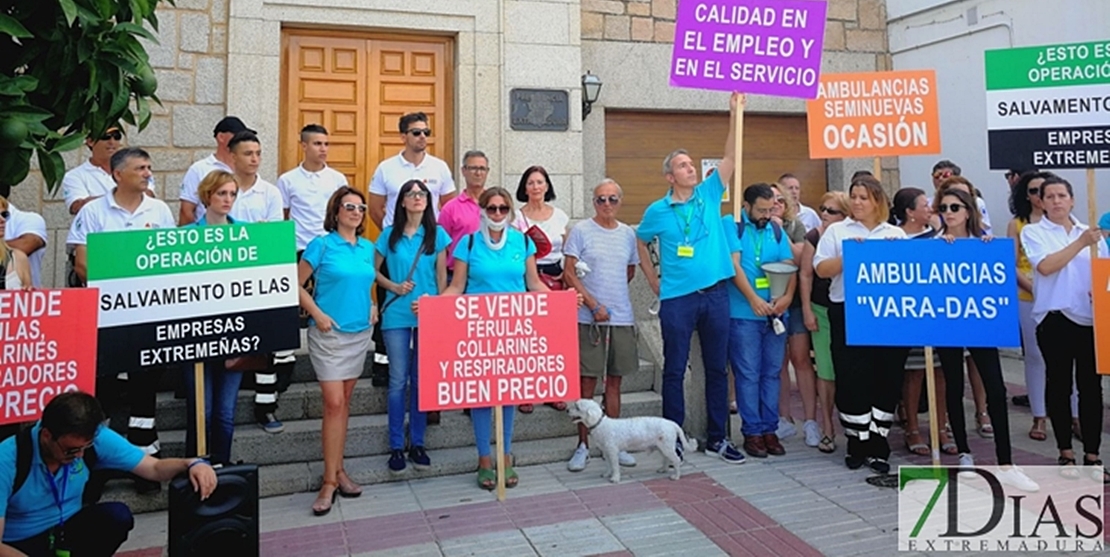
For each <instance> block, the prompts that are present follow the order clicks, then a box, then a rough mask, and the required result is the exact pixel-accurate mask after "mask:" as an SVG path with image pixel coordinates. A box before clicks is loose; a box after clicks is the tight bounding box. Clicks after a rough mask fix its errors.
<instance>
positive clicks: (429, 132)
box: [408, 128, 432, 137]
mask: <svg viewBox="0 0 1110 557" xmlns="http://www.w3.org/2000/svg"><path fill="white" fill-rule="evenodd" d="M408 133H411V134H412V136H413V137H420V136H422V135H423V136H424V137H432V130H431V129H430V128H423V129H418V130H409V131H408Z"/></svg>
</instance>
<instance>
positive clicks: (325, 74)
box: [278, 29, 455, 236]
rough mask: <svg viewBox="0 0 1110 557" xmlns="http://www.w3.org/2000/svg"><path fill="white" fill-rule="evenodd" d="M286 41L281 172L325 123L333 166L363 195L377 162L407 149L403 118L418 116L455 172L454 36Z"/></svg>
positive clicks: (340, 34)
mask: <svg viewBox="0 0 1110 557" xmlns="http://www.w3.org/2000/svg"><path fill="white" fill-rule="evenodd" d="M282 42H283V48H282V53H283V54H282V55H283V60H282V62H283V63H282V81H283V88H282V96H281V121H280V125H281V137H280V140H279V142H278V144H279V151H280V154H279V165H280V169H281V171H282V172H284V171H286V170H288V169H290V168H293V167H294V166H296V165H297V164H298V163H299V162H300V160H301V156H302V155H301V149H300V139H299V134H300V130H301V128H302V127H304V126H305V125H308V124H320V125H322V126H324V127H325V128H327V129H328V132H329V139H330V142H331V145H330V148H329V150H328V164H329V165H330V166H331V167H333V168H335V169H336V170H338V171H340V172H342V173H343V174H345V175H346V176H347V181H348V183H349V184H350V185H351V187H354V188H357V189H360V190H362V191H363V192H365V191H366V189H367V187H368V186H369V184H370V178H371V177H372V176H373V174H374V169H375V168H377V166H378V163H379V162H380V161H382V160H383V159H386V158H388V157H392V156H394V155H396V154H397V153H399V152H400V151H401V149H402V148H403V144H402V140H401V136H400V132H399V130H398V128H397V125H398V120H399V119H400V118H401V116H402V115H404V114H407V113H410V112H417V111H420V112H424V113H425V114H427V115H428V125H429V127H431V129H432V137H431V138H429V140H428V152H429V153H431V154H433V155H435V156H437V157H439V158H441V159H444V160H446V161H447V164H448V165H449V166H450V168H455V165H454V161H453V158H454V157H453V153H454V145H453V135H454V121H453V111H452V102H453V99H454V90H453V87H454V41H453V39H452V38H451V37H439V36H424V35H403V34H378V33H355V32H347V31H322V30H318V29H311V30H310V29H285V30H284V31H283V33H282ZM368 220H369V219H368ZM371 228H372V225H371V226H368V230H370V229H371ZM375 233H376V232H375V231H371V232H370V233H369V234H370V235H371V236H373V235H374V234H375Z"/></svg>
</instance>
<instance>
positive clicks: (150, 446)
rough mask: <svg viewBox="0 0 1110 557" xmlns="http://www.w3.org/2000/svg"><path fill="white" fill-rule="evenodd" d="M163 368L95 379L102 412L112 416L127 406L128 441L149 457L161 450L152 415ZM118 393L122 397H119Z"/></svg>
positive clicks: (155, 405) (156, 407) (153, 415)
mask: <svg viewBox="0 0 1110 557" xmlns="http://www.w3.org/2000/svg"><path fill="white" fill-rule="evenodd" d="M162 369H163V368H157V367H156V368H148V369H143V370H138V371H131V372H128V373H120V374H118V375H109V376H99V377H97V378H96V383H97V387H96V392H97V398H98V399H99V400H100V404H101V406H103V407H104V411H105V412H106V413H107V414H108V415H111V414H112V412H113V409H116V408H119V407H120V405H121V404H122V405H125V406H127V407H128V416H127V440H128V441H130V442H131V444H132V445H136V446H138V447H139V448H140V449H142V450H143V452H144V453H146V454H148V455H156V454H158V451H159V448H160V447H159V445H158V427H157V425H156V423H155V415H156V414H157V409H158V403H157V395H158V383H159V381H160V379H161V377H162ZM120 391H122V393H123V396H122V397H120V396H118V395H119V393H120Z"/></svg>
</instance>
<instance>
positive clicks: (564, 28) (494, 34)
mask: <svg viewBox="0 0 1110 557" xmlns="http://www.w3.org/2000/svg"><path fill="white" fill-rule="evenodd" d="M687 1H689V0H687ZM675 6H676V0H451V1H449V2H448V1H444V0H374V1H373V2H367V1H366V0H307V1H305V0H297V1H294V0H177V2H176V6H170V5H168V4H163V5H162V6H161V7H159V11H158V15H159V20H160V23H161V24H160V26H159V30H158V32H157V35H158V38H159V43H158V44H150V45H148V46H149V53H150V59H151V63H152V65H153V66H154V67H155V69H156V75H157V78H158V82H159V87H158V95H159V97H160V98H161V100H162V106H161V107H158V106H155V107H154V116H153V118H152V120H151V123H150V125H149V127H147V128H146V129H145V130H144V131H143V132H142V133H137V132H135V131H134V130H130V132H131V133H129V137H128V141H129V143H130V144H131V145H135V146H141V147H143V148H146V149H148V150H149V151H150V152H151V154H152V156H153V164H154V167H155V170H156V179H157V183H158V188H159V195H160V197H162V198H163V199H165V200H167V201H169V202H170V204H171V207H172V208H173V209H174V210H175V211H176V200H177V198H178V193H179V187H180V182H181V179H182V176H183V175H184V173H185V171H186V169H187V168H188V167H189V165H190V164H191V163H192V162H193V161H194V160H196V159H199V158H201V157H204V156H207V155H208V154H209V153H211V151H212V150H213V146H214V143H213V138H212V127H213V125H214V124H215V122H216V121H218V120H219V119H220V118H221V117H222V116H224V115H225V114H234V115H237V116H240V117H241V118H243V120H244V121H246V122H247V124H248V125H250V126H251V127H253V128H254V129H256V130H258V132H259V134H260V137H261V138H262V140H263V153H264V155H263V166H262V169H261V171H260V172H261V175H262V176H263V177H265V178H266V179H268V180H270V181H273V180H275V179H276V178H277V176H278V175H279V174H280V173H281V172H282V171H284V170H287V169H288V168H280V167H279V166H280V165H279V159H280V158H281V157H279V156H278V155H279V153H282V152H283V150H284V152H289V149H290V143H289V142H295V141H296V139H295V138H294V137H286V136H288V135H290V134H288V133H283V130H284V129H286V128H291V126H290V125H289V123H288V122H287V121H286V120H287V119H288V118H290V109H289V106H288V103H289V99H288V98H285V96H287V95H286V91H288V90H290V89H289V87H288V75H287V73H288V68H287V64H288V60H286V58H285V57H286V56H287V55H288V53H289V43H288V41H287V37H288V35H289V33H290V32H291V30H298V31H299V32H303V33H309V34H312V33H315V34H317V35H318V36H321V37H324V38H327V37H329V35H330V34H332V32H333V31H335V32H343V33H359V32H363V31H366V32H374V33H392V34H396V35H397V36H399V37H408V36H420V35H427V36H429V37H438V38H443V37H447V38H448V39H449V44H450V48H451V52H449V56H448V57H447V60H448V62H449V67H448V70H449V71H448V76H449V77H450V83H448V84H447V92H448V94H447V96H446V99H445V101H444V102H446V103H447V104H448V105H449V114H450V116H451V123H450V125H449V126H448V128H447V129H442V128H441V133H440V134H439V136H440V137H444V136H448V137H449V138H450V141H449V142H448V143H447V144H448V145H450V146H451V147H450V152H449V153H438V154H439V155H440V156H441V157H444V158H446V159H448V160H449V162H453V163H454V166H458V164H459V163H461V161H460V158H461V154H462V153H463V152H465V151H466V150H468V149H472V148H480V149H482V150H484V151H486V152H487V153H488V154H489V155H490V162H491V166H492V168H493V171H492V172H491V178H490V183H491V184H494V183H500V184H502V185H505V186H507V187H509V189H510V190H512V189H514V188H515V185H516V182H517V180H518V179H519V171H520V169H523V168H525V167H527V166H529V165H530V164H536V162H537V160H539V161H542V162H541V164H543V165H544V166H546V167H547V169H548V171H549V172H550V173H551V175H552V181H553V183H556V184H558V187H559V188H560V189H559V191H560V193H561V195H560V196H559V199H558V200H557V204H558V205H560V206H561V207H562V208H563V209H564V210H566V211H567V212H568V213H569V214H571V215H572V217H573V218H585V217H588V216H589V215H590V214H592V209H591V208H590V207H589V202H588V199H589V191H588V190H589V189H590V187H591V186H592V185H593V184H595V183H597V182H598V181H599V180H600V179H601V178H603V177H605V176H606V175H607V173H608V171H607V159H606V122H607V120H608V119H607V118H606V113H607V112H608V111H614V112H616V111H647V112H658V113H671V114H679V115H680V114H684V113H705V112H716V113H719V114H723V112H722V111H723V110H724V107H725V106H726V104H725V101H724V95H723V94H721V93H718V92H710V91H696V90H685V89H674V88H671V87H670V86H669V85H668V83H667V76H668V72H669V67H670V56H671V41H672V40H673V36H674V27H675V23H674V18H675ZM886 19H887V18H886V6H885V2H884V1H883V0H829V2H828V20H827V23H826V32H825V52H824V56H823V71H826V72H847V71H874V70H885V69H889V68H890V66H891V62H890V55H889V54H888V48H887V30H886ZM587 70H589V71H590V72H591V73H593V74H595V75H597V76H599V77H600V78H601V79H602V80H603V81H604V86H603V88H602V91H601V95H600V99H599V100H598V102H597V103H596V104H595V105H594V106H593V110H592V113H591V115H590V116H589V117H588V118H586V119H585V120H583V118H582V115H581V112H580V110H581V95H582V92H581V76H582V74H584V73H585V72H586V71H587ZM515 88H536V89H560V90H564V91H567V93H568V94H569V99H570V117H569V126H568V129H567V130H566V131H555V132H527V131H517V130H513V129H512V126H511V125H510V106H509V100H508V99H509V95H510V91H511V90H513V89H515ZM283 111H284V113H283ZM748 112H749V113H750V114H772V115H773V114H786V115H799V114H801V115H804V112H805V106H804V103H803V102H802V101H801V100H798V99H785V98H773V97H762V96H755V97H753V98H752V99H751V100H750V101H749V104H748ZM383 122H384V120H383ZM378 124H379V123H378V122H373V123H371V124H369V125H370V127H371V128H374V127H375V126H378ZM391 125H393V124H391V123H389V122H384V123H381V126H382V127H383V128H385V127H387V126H391ZM379 132H381V133H383V134H385V133H388V132H389V130H386V129H382V130H376V131H374V132H373V133H379ZM394 133H395V132H394ZM333 141H334V140H333ZM385 148H387V149H388V148H389V147H385ZM371 155H373V156H376V154H369V155H367V156H371ZM85 156H87V151H85V150H84V148H82V149H81V150H80V151H74V152H72V153H70V154H68V155H67V157H66V160H67V165H68V166H69V167H70V168H72V167H74V166H76V165H78V164H80V162H81V161H82V160H83V158H84V157H85ZM287 158H288V157H287ZM364 162H366V161H364ZM293 164H296V161H295V160H293V161H292V162H286V163H285V166H287V167H291V166H292V165H293ZM375 164H376V159H375V160H371V161H369V162H366V165H367V166H369V167H370V169H371V170H372V168H373V165H375ZM883 167H884V178H885V181H886V182H887V183H888V185H890V186H891V187H896V186H897V184H898V182H899V176H898V169H897V160H896V159H894V158H891V159H889V160H884V161H883ZM825 168H826V176H825V178H826V181H827V183H828V184H829V187H832V188H838V187H839V188H842V187H843V185H842V184H843V181H844V177H845V176H846V175H850V173H851V172H853V171H854V170H856V169H859V168H871V161H870V160H844V161H839V160H838V161H828V162H827V164H826V167H825ZM352 185H354V186H359V187H365V186H366V184H365V183H362V184H352ZM564 191H565V192H566V193H565V194H564V193H563V192H564ZM12 201H13V202H14V203H15V204H16V205H17V206H18V207H20V208H23V209H27V210H33V211H38V212H40V213H42V214H43V215H44V217H45V218H46V221H47V226H48V228H49V230H50V245H49V247H48V248H47V249H48V250H49V253H48V256H47V257H46V258H45V263H44V281H45V282H46V283H47V284H48V285H60V284H61V283H62V274H63V271H62V268H63V264H62V262H63V257H64V251H65V250H64V242H65V237H66V234H67V231H68V227H69V224H70V222H71V217H70V215H69V214H68V213H67V212H66V210H65V207H64V205H63V204H62V202H61V192H60V191H57V192H54V193H50V192H47V191H46V190H45V188H44V186H43V183H42V179H41V176H40V175H38V174H37V173H32V175H31V176H30V177H28V179H27V181H26V182H25V183H24V184H21V185H20V186H17V187H15V188H13V190H12Z"/></svg>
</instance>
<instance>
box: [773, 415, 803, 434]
mask: <svg viewBox="0 0 1110 557" xmlns="http://www.w3.org/2000/svg"><path fill="white" fill-rule="evenodd" d="M797 434H798V428H796V427H794V424H793V423H791V422H790V420H788V419H786V418H784V417H782V416H779V427H778V429H776V430H775V435H778V437H779V439H787V438H790V437H793V436H795V435H797Z"/></svg>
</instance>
